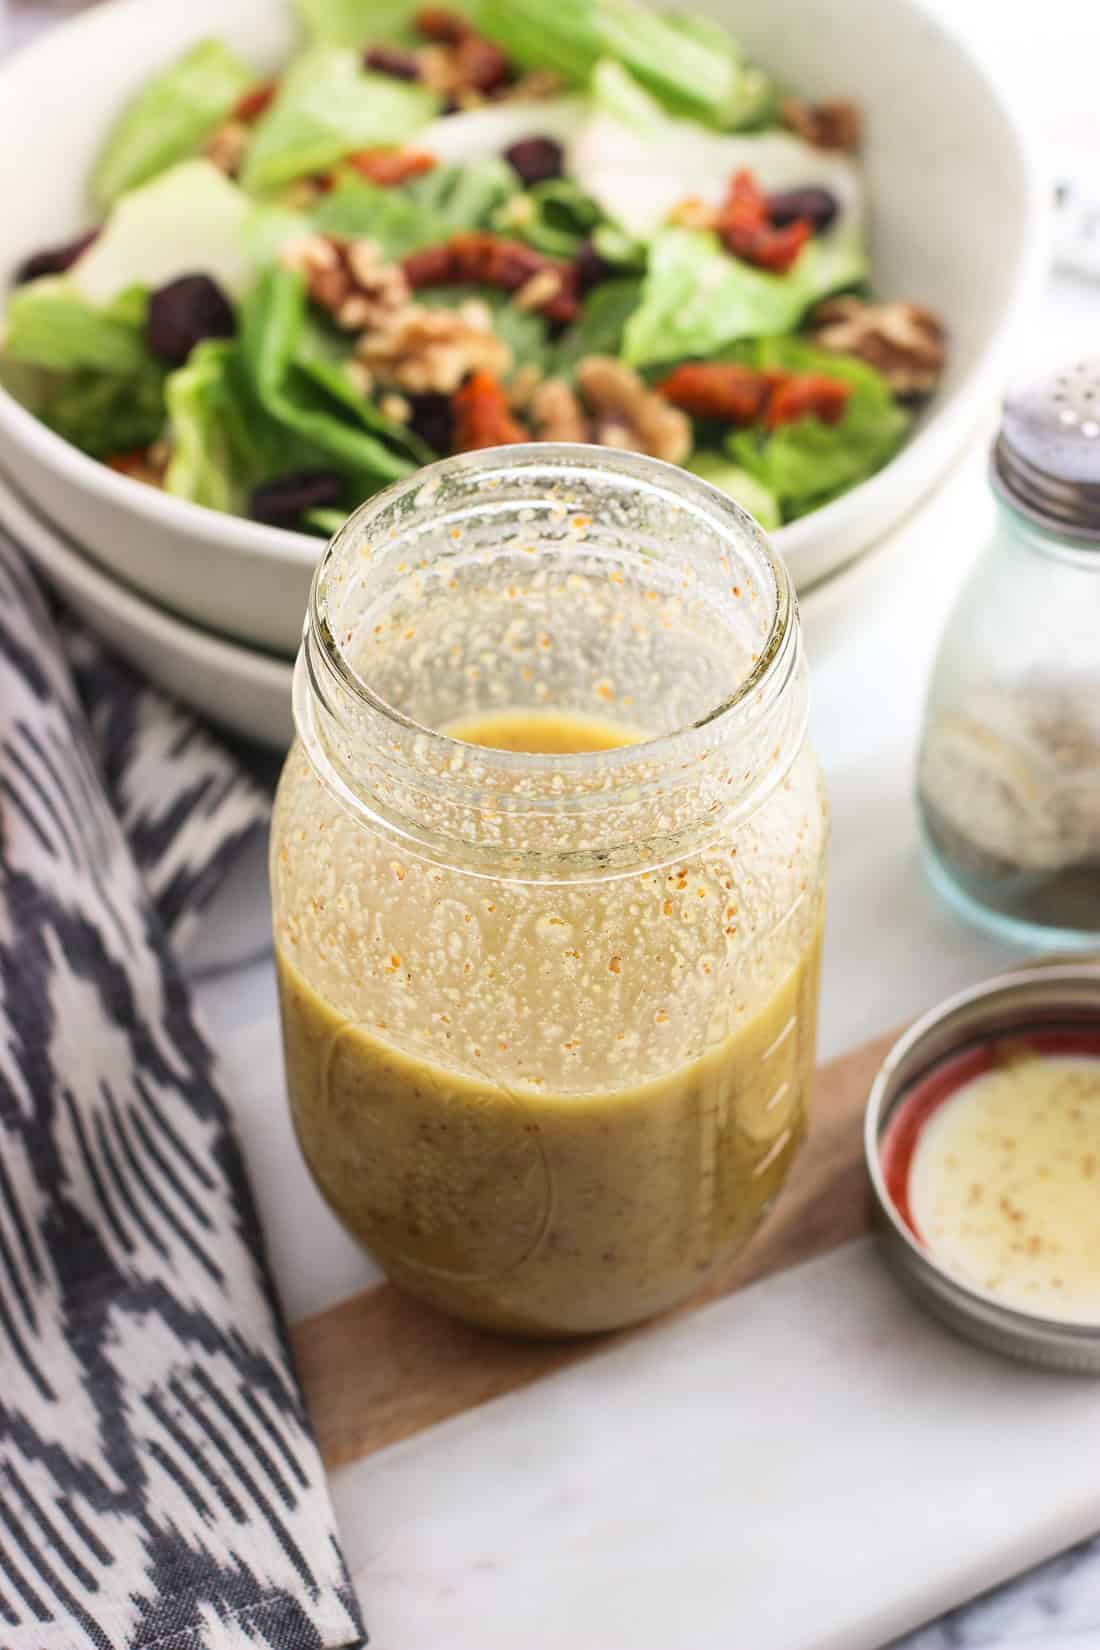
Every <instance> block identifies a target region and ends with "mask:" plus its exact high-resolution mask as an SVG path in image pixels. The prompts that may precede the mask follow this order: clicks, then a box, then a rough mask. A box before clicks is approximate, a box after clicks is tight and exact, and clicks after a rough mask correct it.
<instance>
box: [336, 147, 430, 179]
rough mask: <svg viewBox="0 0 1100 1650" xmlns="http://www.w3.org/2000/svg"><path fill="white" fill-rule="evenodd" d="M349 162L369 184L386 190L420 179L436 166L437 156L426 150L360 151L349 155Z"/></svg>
mask: <svg viewBox="0 0 1100 1650" xmlns="http://www.w3.org/2000/svg"><path fill="white" fill-rule="evenodd" d="M347 162H348V165H349V166H353V167H354V168H355V170H356V171H357V172H358V173H359V174H360V176H361V177H364V178H366V180H367V182H368V183H377V184H379V185H381V186H382V187H384V188H386V187H388V186H389V185H390V184H394V183H404V182H405V180H406V179H407V178H418V177H420V176H421V175H422V174H423V173H424V172H430V171H431V170H432V168H433V167H434V166H435V164H436V160H435V156H434V155H432V154H429V153H428V151H427V150H426V149H360V150H359V152H358V154H355V155H349V156H348V157H347Z"/></svg>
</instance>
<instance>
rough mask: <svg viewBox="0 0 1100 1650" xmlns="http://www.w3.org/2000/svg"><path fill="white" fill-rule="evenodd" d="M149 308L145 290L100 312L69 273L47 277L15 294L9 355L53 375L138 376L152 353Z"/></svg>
mask: <svg viewBox="0 0 1100 1650" xmlns="http://www.w3.org/2000/svg"><path fill="white" fill-rule="evenodd" d="M145 304H146V294H145V293H144V292H143V291H142V292H139V293H137V294H135V295H131V294H129V293H127V294H125V295H124V300H123V303H122V304H121V305H120V306H119V307H118V308H117V309H110V308H107V309H99V308H96V307H95V306H93V305H92V304H89V303H88V301H87V300H86V299H85V298H84V297H82V296H81V294H80V293H79V292H78V291H76V289H75V288H74V287H73V284H72V282H71V281H70V280H68V279H67V277H65V276H64V275H45V276H43V277H42V278H41V279H40V280H37V281H30V282H28V283H27V285H26V286H20V287H16V289H15V291H14V292H13V293H12V295H11V298H10V300H9V302H8V309H7V315H6V317H5V331H4V340H3V345H4V353H5V355H7V356H8V357H9V358H10V359H11V360H12V361H22V362H24V363H25V364H27V365H29V366H34V367H45V368H46V369H47V370H48V371H50V372H72V371H75V370H78V369H82V368H91V369H93V370H95V371H98V372H108V373H122V374H127V373H134V372H137V371H138V370H139V369H140V368H141V367H142V366H144V364H145V362H146V361H147V360H148V353H149V352H148V350H147V349H146V347H145V339H144V336H143V333H142V328H143V325H144V319H145Z"/></svg>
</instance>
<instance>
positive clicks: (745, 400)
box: [657, 361, 771, 426]
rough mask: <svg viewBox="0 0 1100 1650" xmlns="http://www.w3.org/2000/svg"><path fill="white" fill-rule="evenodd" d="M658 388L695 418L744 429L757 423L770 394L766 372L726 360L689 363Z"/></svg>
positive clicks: (665, 396)
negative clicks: (716, 420)
mask: <svg viewBox="0 0 1100 1650" xmlns="http://www.w3.org/2000/svg"><path fill="white" fill-rule="evenodd" d="M657 388H658V390H659V391H660V393H661V394H662V395H663V396H664V398H665V400H666V401H671V402H672V404H673V406H674V407H681V408H682V409H683V410H684V412H688V413H691V415H692V417H693V418H720V419H722V420H723V422H724V423H727V424H737V425H741V426H744V425H748V424H755V423H756V421H757V419H758V418H759V417H760V416H761V414H762V413H763V411H764V408H765V406H766V405H767V401H768V397H769V395H770V394H771V383H770V381H769V378H768V375H767V374H766V373H763V372H760V371H758V370H757V368H755V367H741V366H738V365H737V364H736V363H735V362H725V361H699V362H695V363H691V362H687V363H685V365H684V366H682V367H676V368H675V369H674V371H672V372H670V373H669V375H668V377H667V378H666V379H665V380H664V381H663V382H662V383H660V384H658V385H657Z"/></svg>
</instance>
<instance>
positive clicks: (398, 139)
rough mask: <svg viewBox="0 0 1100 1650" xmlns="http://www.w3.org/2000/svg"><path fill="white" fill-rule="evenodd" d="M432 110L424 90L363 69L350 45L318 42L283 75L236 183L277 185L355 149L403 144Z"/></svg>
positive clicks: (259, 188) (432, 100)
mask: <svg viewBox="0 0 1100 1650" xmlns="http://www.w3.org/2000/svg"><path fill="white" fill-rule="evenodd" d="M438 109H439V99H438V98H437V97H436V95H435V93H434V92H430V91H428V90H427V88H426V87H423V86H416V85H409V84H408V83H406V82H404V81H400V80H394V79H393V78H391V77H390V76H388V75H381V74H367V73H365V72H364V71H363V68H362V64H361V60H360V57H359V54H358V52H356V51H353V50H352V49H351V48H350V47H343V46H316V47H314V48H313V49H312V50H310V51H308V52H306V53H305V54H304V55H303V56H302V57H300V58H299V59H298V60H297V62H296V63H295V64H294V65H293V67H292V68H291V69H290V70H288V72H287V73H286V74H285V75H284V76H283V79H282V81H281V83H280V86H279V91H278V94H277V96H276V98H275V101H274V103H272V105H271V107H270V108H269V109H268V111H267V113H266V114H264V115H262V116H261V118H260V120H259V121H258V122H257V125H256V130H255V132H254V134H253V137H252V141H251V143H250V144H249V146H248V150H247V152H246V154H245V158H244V165H243V167H242V169H241V183H242V185H243V186H244V188H245V189H248V190H252V191H256V192H263V191H265V190H270V189H278V188H279V187H280V185H282V184H286V183H292V182H293V181H294V179H295V178H300V177H302V176H303V175H304V174H306V173H308V172H321V171H324V169H325V168H326V167H328V166H332V165H334V164H335V163H336V162H337V161H338V160H341V159H342V158H343V156H344V155H349V154H354V152H355V151H356V150H357V149H368V148H371V147H372V146H374V145H378V144H401V143H405V142H406V141H407V140H408V139H409V138H411V137H412V136H413V135H414V133H416V132H418V131H420V129H421V128H422V127H424V126H425V125H426V124H427V122H428V121H430V120H431V118H432V116H433V115H434V114H436V113H437V112H438Z"/></svg>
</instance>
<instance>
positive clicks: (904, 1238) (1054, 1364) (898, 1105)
mask: <svg viewBox="0 0 1100 1650" xmlns="http://www.w3.org/2000/svg"><path fill="white" fill-rule="evenodd" d="M1082 1027H1084V1028H1088V1029H1089V1030H1090V1031H1092V1032H1094V1033H1095V1031H1096V1030H1097V1028H1098V1027H1100V960H1098V961H1094V962H1089V961H1082V962H1075V963H1059V964H1050V963H1039V964H1036V965H1035V966H1033V967H1030V968H1021V969H1017V970H1015V971H1014V972H1012V973H1010V974H1001V975H998V976H997V977H996V978H995V979H992V980H987V981H986V982H985V983H984V984H983V985H979V986H974V987H972V988H971V989H970V990H968V991H960V992H959V993H958V994H957V995H956V996H954V997H950V998H949V999H948V1000H947V1001H946V1002H944V1003H941V1004H940V1005H939V1007H938V1008H934V1009H932V1010H931V1011H930V1012H929V1013H928V1014H926V1015H925V1016H924V1017H923V1019H921V1020H918V1021H917V1023H916V1024H915V1025H914V1026H912V1027H911V1028H910V1030H909V1031H907V1032H906V1033H905V1035H904V1036H903V1037H901V1038H900V1039H899V1041H898V1042H896V1043H895V1044H894V1046H893V1048H892V1049H891V1050H890V1052H889V1054H888V1055H887V1056H886V1059H885V1060H884V1061H883V1064H882V1065H881V1067H880V1068H879V1071H878V1075H877V1076H876V1078H875V1081H874V1084H873V1086H872V1088H871V1095H870V1099H869V1100H868V1103H867V1110H866V1113H865V1117H864V1155H865V1158H866V1163H867V1168H868V1171H869V1174H870V1179H871V1190H872V1196H873V1204H874V1212H875V1216H876V1225H877V1229H878V1236H879V1240H880V1243H881V1246H882V1253H883V1257H884V1259H885V1260H886V1262H887V1264H888V1265H889V1266H890V1268H891V1270H892V1271H893V1272H894V1273H895V1275H896V1276H897V1278H898V1279H899V1281H900V1282H901V1283H902V1284H903V1285H904V1286H905V1287H906V1288H907V1289H908V1290H909V1291H910V1293H911V1294H913V1295H914V1296H915V1297H916V1299H917V1300H918V1301H919V1302H920V1303H921V1305H923V1306H925V1307H926V1308H927V1309H928V1310H929V1311H930V1312H932V1313H933V1314H934V1315H935V1316H936V1317H938V1318H939V1319H940V1320H941V1322H943V1323H945V1324H946V1325H947V1326H948V1327H949V1328H951V1329H953V1330H955V1331H956V1332H957V1333H958V1334H960V1335H964V1336H966V1337H967V1338H968V1339H970V1340H973V1341H977V1342H978V1344H979V1345H981V1346H985V1347H988V1348H990V1349H992V1350H993V1351H996V1352H1003V1353H1006V1354H1008V1355H1009V1356H1011V1357H1014V1358H1022V1359H1024V1360H1025V1361H1026V1362H1028V1363H1036V1364H1041V1365H1045V1366H1046V1367H1047V1368H1048V1369H1062V1370H1066V1371H1070V1372H1073V1373H1075V1374H1088V1375H1100V1319H1096V1320H1095V1321H1094V1320H1091V1319H1086V1320H1080V1319H1070V1318H1054V1317H1049V1316H1045V1315H1043V1314H1042V1313H1041V1312H1033V1311H1031V1310H1029V1309H1028V1308H1026V1307H1024V1306H1021V1305H1019V1304H1014V1303H1013V1302H1012V1301H1011V1300H1009V1299H1008V1298H1006V1297H1005V1296H1001V1295H994V1294H991V1293H989V1292H988V1291H987V1290H986V1289H984V1288H982V1287H979V1286H978V1285H977V1284H975V1283H974V1282H972V1281H970V1280H968V1279H967V1278H965V1277H963V1276H961V1275H958V1274H956V1273H954V1272H953V1271H951V1270H950V1269H949V1268H948V1266H947V1265H946V1263H945V1262H944V1261H943V1260H941V1259H940V1258H939V1256H938V1255H937V1253H936V1252H935V1251H934V1250H933V1249H930V1248H928V1247H926V1246H925V1244H924V1243H923V1242H922V1241H921V1240H920V1239H919V1238H918V1237H917V1236H916V1234H915V1232H914V1230H913V1228H912V1227H911V1225H910V1224H909V1223H908V1221H907V1220H906V1219H905V1217H904V1214H903V1211H902V1210H901V1208H900V1207H899V1205H898V1203H897V1202H896V1201H895V1198H894V1196H893V1194H892V1192H891V1188H890V1186H889V1184H888V1178H887V1173H886V1165H885V1161H884V1155H883V1148H884V1142H885V1141H886V1140H887V1138H888V1136H889V1132H890V1128H891V1124H892V1123H893V1122H894V1120H895V1118H896V1117H897V1116H898V1115H899V1113H900V1112H901V1111H902V1109H903V1108H904V1106H905V1103H906V1100H907V1099H908V1098H909V1096H910V1095H911V1094H912V1092H913V1088H914V1085H915V1084H917V1083H918V1082H919V1081H920V1080H921V1079H922V1078H924V1077H926V1076H928V1075H929V1073H931V1072H934V1071H935V1070H936V1069H937V1068H938V1067H940V1066H941V1065H942V1063H943V1062H944V1061H945V1060H947V1059H949V1058H950V1057H951V1056H952V1055H957V1054H959V1053H960V1052H962V1051H965V1050H968V1049H973V1048H974V1047H976V1046H978V1045H980V1044H982V1043H987V1042H989V1041H990V1040H993V1039H999V1038H1010V1039H1017V1038H1021V1039H1025V1040H1026V1038H1027V1036H1028V1035H1029V1033H1035V1032H1039V1031H1044V1030H1045V1031H1050V1030H1053V1029H1058V1030H1063V1031H1067V1030H1072V1029H1074V1028H1082Z"/></svg>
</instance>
